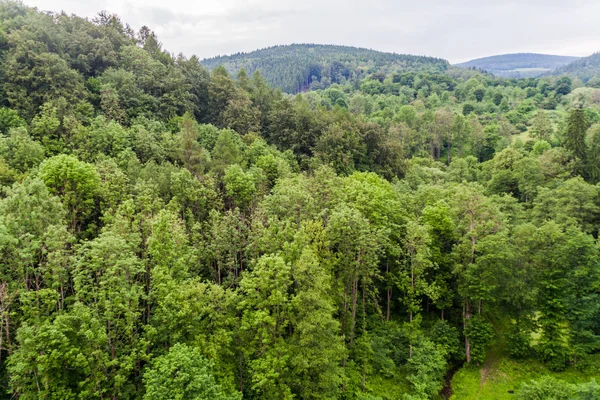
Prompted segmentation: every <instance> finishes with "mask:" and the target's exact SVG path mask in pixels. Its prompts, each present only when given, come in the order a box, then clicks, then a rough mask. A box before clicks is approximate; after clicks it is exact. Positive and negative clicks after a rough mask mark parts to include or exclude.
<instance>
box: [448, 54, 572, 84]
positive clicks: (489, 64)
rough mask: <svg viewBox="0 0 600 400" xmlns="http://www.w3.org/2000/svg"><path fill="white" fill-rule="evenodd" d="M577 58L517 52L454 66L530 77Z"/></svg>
mask: <svg viewBox="0 0 600 400" xmlns="http://www.w3.org/2000/svg"><path fill="white" fill-rule="evenodd" d="M577 60H579V57H567V56H556V55H549V54H535V53H518V54H502V55H496V56H490V57H483V58H478V59H475V60H471V61H467V62H464V63H460V64H456V66H458V67H462V68H475V69H481V70H485V71H487V72H491V73H493V74H494V75H498V76H503V77H506V78H530V77H538V76H542V75H544V74H546V73H549V72H552V71H554V70H556V69H558V68H561V67H564V66H566V65H568V64H570V63H572V62H573V61H577Z"/></svg>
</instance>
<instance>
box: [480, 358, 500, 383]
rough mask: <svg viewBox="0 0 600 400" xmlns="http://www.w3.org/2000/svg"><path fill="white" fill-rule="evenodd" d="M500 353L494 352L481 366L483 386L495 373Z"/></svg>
mask: <svg viewBox="0 0 600 400" xmlns="http://www.w3.org/2000/svg"><path fill="white" fill-rule="evenodd" d="M498 359H499V357H498V354H497V353H496V352H492V354H490V356H489V357H488V359H487V360H486V361H485V364H484V365H483V368H481V386H483V385H484V384H485V380H486V379H487V378H488V377H489V376H491V375H492V374H493V373H494V367H495V366H496V364H497V363H498Z"/></svg>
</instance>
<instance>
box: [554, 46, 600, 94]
mask: <svg viewBox="0 0 600 400" xmlns="http://www.w3.org/2000/svg"><path fill="white" fill-rule="evenodd" d="M553 75H570V76H574V77H577V78H579V79H581V80H583V81H584V82H589V81H592V82H589V85H591V86H592V87H600V53H595V54H592V55H591V56H589V57H584V58H581V59H579V60H577V61H575V62H573V63H571V64H568V65H565V66H564V67H562V68H559V69H557V70H556V71H554V72H553Z"/></svg>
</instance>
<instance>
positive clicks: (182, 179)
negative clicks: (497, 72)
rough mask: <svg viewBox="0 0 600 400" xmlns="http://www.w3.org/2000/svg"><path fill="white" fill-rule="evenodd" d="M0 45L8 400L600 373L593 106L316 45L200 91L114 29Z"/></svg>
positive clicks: (233, 69) (142, 40)
mask: <svg viewBox="0 0 600 400" xmlns="http://www.w3.org/2000/svg"><path fill="white" fill-rule="evenodd" d="M0 22H1V23H2V27H3V29H5V31H0V52H1V53H2V57H3V60H4V62H3V63H2V64H1V65H0V75H1V76H2V77H3V87H2V94H3V96H4V99H5V102H4V104H3V105H4V106H5V107H4V108H0V131H2V132H1V134H0V185H2V186H1V187H0V356H1V357H0V386H1V387H2V390H4V389H6V390H7V391H10V396H13V397H15V398H17V397H18V398H24V399H26V398H28V399H33V398H48V399H59V398H60V399H71V398H73V399H75V398H81V399H83V398H86V399H87V398H115V399H116V398H119V399H121V398H123V399H139V398H143V397H144V396H145V397H147V398H230V397H231V398H240V397H241V396H244V397H246V398H249V399H254V398H267V399H269V398H272V399H281V398H297V399H337V398H347V399H351V398H381V399H392V398H393V399H396V398H419V399H425V398H436V396H439V395H440V393H439V392H440V389H441V388H442V385H443V382H444V375H445V373H446V372H448V371H451V372H452V373H454V370H455V368H457V367H458V366H459V365H461V364H463V362H464V361H467V365H465V366H464V368H461V369H460V370H459V371H458V372H457V375H455V376H456V378H455V379H454V382H455V386H453V388H452V389H453V390H454V391H455V393H456V396H457V398H461V397H460V396H459V393H468V394H467V395H466V397H467V398H495V397H498V398H504V397H506V396H509V397H510V396H511V395H510V393H509V392H508V391H509V390H516V389H518V385H519V384H520V383H523V382H525V381H529V380H530V379H539V378H540V377H541V376H542V375H544V374H550V375H552V376H555V377H564V378H565V381H569V382H581V381H584V380H589V375H591V374H594V373H595V372H594V371H595V369H596V368H597V364H598V360H597V358H598V352H599V351H600V322H599V321H600V294H599V293H600V291H599V288H600V263H599V261H598V245H597V237H598V234H599V231H600V218H599V217H598V214H599V210H600V203H599V201H598V194H599V193H598V190H599V188H598V186H597V185H596V183H597V182H598V181H599V180H600V161H599V160H600V156H599V154H600V130H599V128H598V123H599V122H600V108H599V107H598V101H597V100H598V99H597V98H596V97H597V96H596V95H597V93H595V92H594V89H593V88H591V87H587V88H581V87H579V88H578V86H581V83H580V82H578V81H577V80H572V79H570V78H568V77H561V78H555V77H550V76H548V77H544V78H541V79H503V78H495V77H494V76H492V75H490V74H486V73H483V72H480V71H475V70H465V69H462V70H461V69H457V68H448V64H447V62H445V61H443V60H438V59H431V58H426V57H414V56H402V55H396V54H386V53H378V52H374V51H370V50H363V49H354V48H345V47H338V46H317V45H293V46H281V47H277V48H271V49H265V50H262V51H259V52H256V53H250V54H238V55H234V56H231V57H229V58H218V59H215V60H207V61H206V63H207V64H210V66H211V68H212V72H211V73H209V72H208V71H207V70H206V69H204V67H202V65H201V64H200V62H199V60H198V59H197V58H196V57H191V58H189V59H188V58H186V57H184V56H183V55H179V56H173V55H172V54H171V53H169V52H168V51H166V50H163V49H162V45H161V44H160V42H159V41H158V38H157V37H156V35H155V34H154V33H153V32H152V31H150V29H148V28H147V27H143V28H142V29H141V30H140V31H139V32H138V33H137V34H136V33H134V32H133V31H131V29H130V28H129V27H128V25H126V24H124V23H122V22H121V21H120V20H119V18H118V17H117V16H114V15H109V14H107V13H101V14H100V15H99V16H98V17H97V18H96V19H94V20H87V19H83V18H79V17H76V16H73V15H67V14H47V13H40V12H38V11H37V10H35V9H30V8H27V7H26V6H23V5H21V4H20V3H13V2H4V3H0ZM221 61H222V62H224V63H225V65H223V66H221V67H219V66H216V65H215V63H219V62H221ZM292 61H293V62H292ZM242 66H246V67H248V68H249V69H250V70H251V71H256V72H254V73H253V74H252V75H251V76H250V75H248V73H247V72H246V71H245V70H244V69H241V70H239V71H238V68H239V67H242ZM213 67H214V68H213ZM258 70H260V71H261V73H264V74H265V75H266V78H263V77H261V75H260V74H259V73H258ZM267 81H268V82H271V83H276V84H277V85H280V86H281V87H284V86H285V87H287V89H286V90H289V92H291V93H296V92H298V94H297V95H295V96H292V95H287V94H283V93H281V92H280V91H279V90H277V89H275V88H273V87H269V86H268V85H267ZM591 85H594V81H591V84H590V86H591ZM573 88H576V89H575V90H574V91H573V93H569V92H571V91H572V89H573ZM567 93H569V94H567ZM573 106H575V107H580V108H581V109H579V108H574V109H571V107H573ZM463 343H464V345H463ZM492 343H493V345H494V346H493V347H492ZM492 350H493V351H492ZM507 353H510V354H511V355H512V356H513V357H514V358H518V359H520V360H522V363H521V364H515V363H514V362H513V361H512V360H511V359H508V358H506V357H504V356H505V355H506V354H507ZM208 360H210V361H208ZM476 364H480V365H481V364H483V365H484V367H483V368H484V369H483V370H480V369H478V368H477V366H476ZM507 366H508V367H507ZM496 368H498V370H500V371H502V373H498V374H495V371H496ZM554 370H556V371H559V370H560V371H562V370H564V372H560V374H559V373H557V372H553V371H554ZM482 371H483V373H482ZM504 371H507V372H506V374H504ZM513 373H514V374H515V376H516V378H514V379H512V378H511V377H510V376H511V374H513ZM503 374H504V375H503ZM505 378H506V379H505ZM571 378H572V379H571ZM582 378H585V379H582ZM482 382H483V383H482ZM509 385H510V387H509ZM544 385H545V384H544ZM530 386H531V387H532V389H531V390H532V391H533V392H535V390H537V389H535V388H534V386H535V385H533V384H531V385H530ZM541 386H543V385H541ZM549 386H552V385H550V384H549ZM554 386H556V385H554ZM535 387H536V388H537V386H535ZM474 388H476V390H475V389H474ZM489 388H495V389H494V390H499V392H498V393H493V390H492V389H489ZM498 388H501V389H498ZM449 389H450V388H446V389H445V390H444V393H447V392H448V390H449ZM572 389H573V391H572V393H571V395H572V396H579V395H580V394H581V396H584V397H585V396H588V397H589V396H592V395H593V394H594V392H595V391H597V386H596V385H595V384H594V383H593V382H592V383H590V384H587V385H581V386H577V387H575V386H573V387H572ZM540 390H541V389H540ZM569 390H570V389H569ZM461 391H462V392H461ZM503 395H505V396H504V397H503ZM469 396H470V397H469Z"/></svg>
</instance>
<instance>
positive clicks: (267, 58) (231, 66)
mask: <svg viewBox="0 0 600 400" xmlns="http://www.w3.org/2000/svg"><path fill="white" fill-rule="evenodd" d="M202 64H203V65H204V66H205V67H207V68H209V69H213V68H216V67H217V66H219V65H223V66H224V67H225V68H226V69H227V70H228V71H229V72H230V73H231V74H236V73H237V72H238V71H239V70H240V69H241V68H244V69H245V70H246V72H248V74H253V73H254V71H259V72H260V73H261V75H262V76H263V77H264V78H265V79H266V80H267V81H268V82H269V83H270V84H271V85H273V86H276V87H278V88H280V89H282V90H283V91H285V92H288V93H298V92H302V91H305V90H308V89H309V88H310V87H311V85H313V86H314V85H315V84H317V85H319V86H321V87H326V86H329V85H330V84H332V83H342V82H346V81H348V80H355V79H360V78H363V77H365V76H367V75H369V74H373V73H377V72H384V73H389V72H394V71H409V70H417V69H418V70H429V71H432V72H433V71H440V72H441V71H445V70H446V69H447V68H448V67H449V66H450V64H449V63H448V61H446V60H444V59H441V58H433V57H423V56H414V55H406V54H396V53H384V52H380V51H375V50H369V49H362V48H357V47H348V46H333V45H318V44H292V45H286V46H274V47H269V48H266V49H261V50H256V51H253V52H250V53H238V54H233V55H230V56H219V57H214V58H209V59H205V60H203V61H202Z"/></svg>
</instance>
